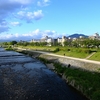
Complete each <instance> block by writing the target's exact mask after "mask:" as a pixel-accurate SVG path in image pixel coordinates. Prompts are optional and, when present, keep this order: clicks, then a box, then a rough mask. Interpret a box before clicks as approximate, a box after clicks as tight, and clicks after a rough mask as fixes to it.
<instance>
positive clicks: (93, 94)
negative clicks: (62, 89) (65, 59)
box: [39, 58, 100, 100]
mask: <svg viewBox="0 0 100 100" xmlns="http://www.w3.org/2000/svg"><path fill="white" fill-rule="evenodd" d="M39 59H40V60H41V61H43V62H44V63H50V62H49V61H47V60H46V59H44V58H39ZM54 67H55V69H54V71H55V72H56V73H57V74H60V75H62V77H64V79H65V80H66V82H67V83H68V84H69V85H71V86H73V87H74V88H76V89H77V90H78V91H80V92H81V93H83V94H84V95H85V96H86V97H88V98H89V99H90V100H100V73H96V72H88V71H83V70H79V69H71V68H70V66H69V68H66V67H64V66H62V65H61V64H59V63H54Z"/></svg>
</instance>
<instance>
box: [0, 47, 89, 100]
mask: <svg viewBox="0 0 100 100" xmlns="http://www.w3.org/2000/svg"><path fill="white" fill-rule="evenodd" d="M0 100H88V99H87V98H85V97H84V96H83V95H82V94H80V93H79V92H77V91H75V90H74V89H72V88H71V87H70V86H68V85H67V84H66V82H65V81H64V80H62V79H61V78H60V77H59V76H58V75H57V74H55V73H54V72H52V71H51V70H49V69H48V68H47V67H46V66H45V65H44V64H43V63H41V62H40V61H39V60H37V59H34V58H31V57H29V56H27V55H24V54H21V53H17V52H14V51H5V50H4V49H3V48H0Z"/></svg>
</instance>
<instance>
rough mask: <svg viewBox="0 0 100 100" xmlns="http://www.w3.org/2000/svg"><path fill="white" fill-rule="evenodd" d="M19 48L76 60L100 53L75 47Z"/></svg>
mask: <svg viewBox="0 0 100 100" xmlns="http://www.w3.org/2000/svg"><path fill="white" fill-rule="evenodd" d="M18 47H20V48H25V49H31V50H37V51H46V52H51V53H55V54H58V55H64V54H65V56H70V57H76V58H86V57H88V56H89V55H91V53H93V52H100V51H98V50H97V49H87V48H75V47H62V46H51V47H49V46H18ZM99 58H100V57H98V58H97V59H95V58H93V60H98V61H100V59H99Z"/></svg>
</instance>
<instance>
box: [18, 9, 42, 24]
mask: <svg viewBox="0 0 100 100" xmlns="http://www.w3.org/2000/svg"><path fill="white" fill-rule="evenodd" d="M17 15H18V18H20V19H23V20H26V21H27V22H28V23H30V22H32V20H40V19H41V18H42V17H43V13H42V10H38V11H34V12H25V11H20V12H18V13H17Z"/></svg>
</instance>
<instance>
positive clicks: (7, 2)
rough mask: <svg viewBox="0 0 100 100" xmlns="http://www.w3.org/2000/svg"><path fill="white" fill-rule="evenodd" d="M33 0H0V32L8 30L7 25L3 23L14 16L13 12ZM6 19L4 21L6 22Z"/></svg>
mask: <svg viewBox="0 0 100 100" xmlns="http://www.w3.org/2000/svg"><path fill="white" fill-rule="evenodd" d="M33 1H34V0H0V33H2V32H7V31H9V29H10V28H9V26H7V25H8V24H7V25H4V21H5V20H6V19H7V20H8V19H9V18H10V20H11V18H12V17H14V16H12V14H13V13H16V11H18V10H21V9H22V8H26V7H27V6H28V5H29V4H30V3H31V2H33ZM7 20H6V21H5V22H6V23H7Z"/></svg>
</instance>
